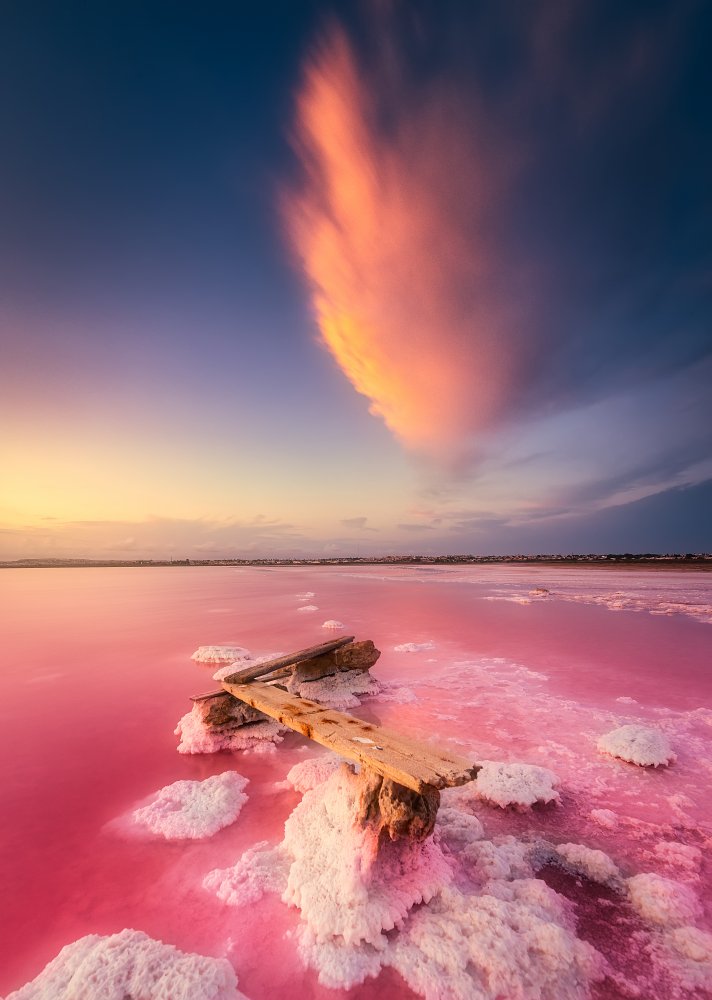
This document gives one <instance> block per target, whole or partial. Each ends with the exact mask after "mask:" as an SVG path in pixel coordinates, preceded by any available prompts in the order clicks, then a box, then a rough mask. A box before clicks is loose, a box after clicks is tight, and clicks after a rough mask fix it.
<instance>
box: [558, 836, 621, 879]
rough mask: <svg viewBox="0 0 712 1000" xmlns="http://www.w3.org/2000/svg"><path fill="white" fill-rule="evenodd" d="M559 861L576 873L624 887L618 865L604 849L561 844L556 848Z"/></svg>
mask: <svg viewBox="0 0 712 1000" xmlns="http://www.w3.org/2000/svg"><path fill="white" fill-rule="evenodd" d="M556 854H557V855H558V859H557V860H558V861H559V863H560V864H562V865H563V867H564V868H567V869H568V870H569V871H570V872H572V873H573V874H574V875H585V876H586V878H588V879H590V880H591V881H592V882H599V883H600V884H601V885H607V886H610V887H611V888H612V889H622V888H623V879H622V878H621V873H620V871H619V869H618V865H616V864H615V863H614V862H613V861H611V859H610V858H609V857H608V855H607V854H604V852H603V851H597V850H594V849H593V848H591V847H585V846H584V845H583V844H559V845H558V847H557V848H556Z"/></svg>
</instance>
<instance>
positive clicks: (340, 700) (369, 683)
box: [287, 670, 381, 709]
mask: <svg viewBox="0 0 712 1000" xmlns="http://www.w3.org/2000/svg"><path fill="white" fill-rule="evenodd" d="M287 690H288V691H289V692H291V693H292V694H296V695H299V697H300V698H307V699H309V700H310V701H318V702H319V703H320V704H321V705H326V706H327V707H328V708H338V709H344V708H355V707H356V705H360V704H361V698H362V697H365V696H373V695H377V694H379V693H380V691H381V684H380V682H379V681H377V680H376V678H375V677H371V675H370V673H369V672H368V670H362V671H361V670H343V671H341V672H340V673H338V674H332V675H331V676H329V677H321V678H319V680H317V681H304V682H303V683H301V684H299V683H295V681H291V682H290V683H289V684H287Z"/></svg>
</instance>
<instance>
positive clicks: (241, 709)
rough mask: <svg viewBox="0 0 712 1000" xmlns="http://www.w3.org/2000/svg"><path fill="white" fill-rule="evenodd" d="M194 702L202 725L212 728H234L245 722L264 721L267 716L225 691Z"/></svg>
mask: <svg viewBox="0 0 712 1000" xmlns="http://www.w3.org/2000/svg"><path fill="white" fill-rule="evenodd" d="M194 704H195V707H196V709H197V710H198V712H199V713H200V717H201V719H202V722H203V725H204V726H209V727H211V728H214V729H219V728H221V727H225V726H229V727H232V728H235V727H237V726H243V725H245V723H247V722H264V721H265V719H266V718H267V716H266V715H263V713H262V712H258V711H257V709H256V708H252V706H251V705H246V704H245V702H244V701H239V700H238V699H237V698H233V697H232V695H230V694H228V693H227V691H226V692H225V694H224V695H221V696H219V697H216V698H206V699H205V700H204V701H196V702H195V703H194Z"/></svg>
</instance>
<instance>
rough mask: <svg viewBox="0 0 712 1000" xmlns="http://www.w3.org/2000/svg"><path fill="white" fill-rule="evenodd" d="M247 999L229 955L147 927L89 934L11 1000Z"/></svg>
mask: <svg viewBox="0 0 712 1000" xmlns="http://www.w3.org/2000/svg"><path fill="white" fill-rule="evenodd" d="M99 997H100V998H101V1000H126V998H127V997H133V998H136V1000H139V998H141V1000H143V998H150V1000H247V998H246V997H245V995H244V993H240V991H239V990H238V988H237V976H236V975H235V972H234V970H233V968H232V966H231V965H230V963H229V962H228V961H227V959H225V958H205V957H203V956H202V955H191V954H186V953H185V952H182V951H178V949H177V948H174V947H173V946H172V945H169V944H163V943H162V942H161V941H154V940H153V939H152V938H150V937H148V935H147V934H144V933H143V932H142V931H134V930H129V929H126V930H123V931H121V932H120V933H119V934H111V935H109V936H108V937H101V936H100V935H98V934H89V935H87V937H83V938H80V939H79V940H78V941H75V942H74V943H73V944H68V945H67V946H66V947H65V948H62V950H61V951H60V953H59V955H57V957H56V958H55V959H53V960H52V961H51V962H50V963H49V965H47V966H46V967H45V969H44V970H43V971H42V972H41V973H40V974H39V976H37V978H36V979H33V980H32V982H31V983H27V985H26V986H23V987H22V988H21V989H19V990H17V991H16V992H15V993H11V994H10V995H9V996H8V997H7V1000H90V998H97V1000H98V998H99Z"/></svg>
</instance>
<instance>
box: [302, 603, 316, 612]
mask: <svg viewBox="0 0 712 1000" xmlns="http://www.w3.org/2000/svg"><path fill="white" fill-rule="evenodd" d="M318 610H319V608H318V607H317V606H316V604H302V606H301V608H297V611H318Z"/></svg>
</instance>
